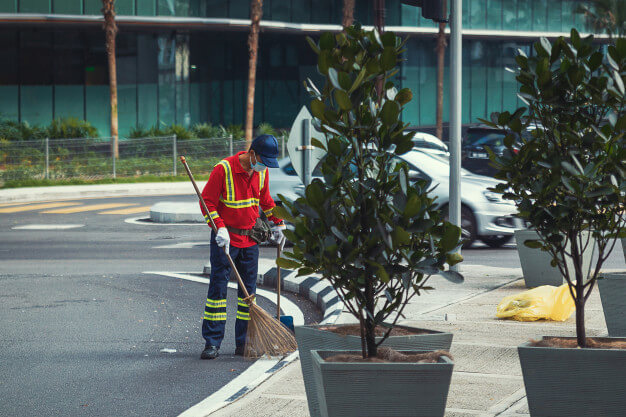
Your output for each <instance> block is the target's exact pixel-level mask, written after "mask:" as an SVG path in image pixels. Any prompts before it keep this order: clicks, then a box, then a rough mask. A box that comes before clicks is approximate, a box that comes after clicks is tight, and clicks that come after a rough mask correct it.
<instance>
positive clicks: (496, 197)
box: [483, 191, 506, 203]
mask: <svg viewBox="0 0 626 417" xmlns="http://www.w3.org/2000/svg"><path fill="white" fill-rule="evenodd" d="M483 195H484V196H485V198H486V199H487V201H491V202H492V203H506V201H504V200H503V199H502V195H500V194H498V193H494V192H493V191H483Z"/></svg>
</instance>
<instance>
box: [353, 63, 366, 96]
mask: <svg viewBox="0 0 626 417" xmlns="http://www.w3.org/2000/svg"><path fill="white" fill-rule="evenodd" d="M366 75H367V68H362V69H361V71H360V72H359V75H357V77H356V79H355V80H354V83H352V87H350V89H349V90H348V93H352V92H353V91H354V90H356V89H357V88H359V86H360V85H361V83H362V82H363V80H364V79H365V76H366Z"/></svg>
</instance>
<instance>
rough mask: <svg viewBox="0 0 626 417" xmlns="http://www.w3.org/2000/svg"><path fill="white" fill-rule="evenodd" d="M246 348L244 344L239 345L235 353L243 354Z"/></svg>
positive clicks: (237, 354)
mask: <svg viewBox="0 0 626 417" xmlns="http://www.w3.org/2000/svg"><path fill="white" fill-rule="evenodd" d="M244 350H245V347H244V346H237V347H236V348H235V355H236V356H243V352H244Z"/></svg>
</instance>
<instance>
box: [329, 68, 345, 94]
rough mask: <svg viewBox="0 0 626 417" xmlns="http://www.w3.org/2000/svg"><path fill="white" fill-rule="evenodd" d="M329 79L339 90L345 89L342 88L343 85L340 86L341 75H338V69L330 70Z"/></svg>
mask: <svg viewBox="0 0 626 417" xmlns="http://www.w3.org/2000/svg"><path fill="white" fill-rule="evenodd" d="M328 79H329V80H330V83H331V84H332V85H333V87H335V88H338V89H339V90H342V89H343V88H342V87H341V84H339V74H338V73H337V70H336V69H334V68H332V67H330V68H328Z"/></svg>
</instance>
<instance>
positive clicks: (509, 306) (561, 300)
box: [496, 284, 576, 321]
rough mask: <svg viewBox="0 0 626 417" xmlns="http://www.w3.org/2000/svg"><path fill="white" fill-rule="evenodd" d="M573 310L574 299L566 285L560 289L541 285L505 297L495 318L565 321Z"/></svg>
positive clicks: (574, 307)
mask: <svg viewBox="0 0 626 417" xmlns="http://www.w3.org/2000/svg"><path fill="white" fill-rule="evenodd" d="M575 310H576V306H575V305H574V299H573V298H572V296H571V294H570V292H569V288H568V287H567V284H563V285H561V286H560V287H553V286H552V285H542V286H541V287H537V288H533V289H532V290H528V291H524V292H522V293H520V294H515V295H509V296H508V297H505V298H504V299H503V300H502V301H501V302H500V304H498V310H497V313H496V317H498V318H500V319H513V320H517V321H535V320H554V321H565V320H567V319H568V318H569V317H570V316H571V315H572V313H573V312H574V311H575Z"/></svg>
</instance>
